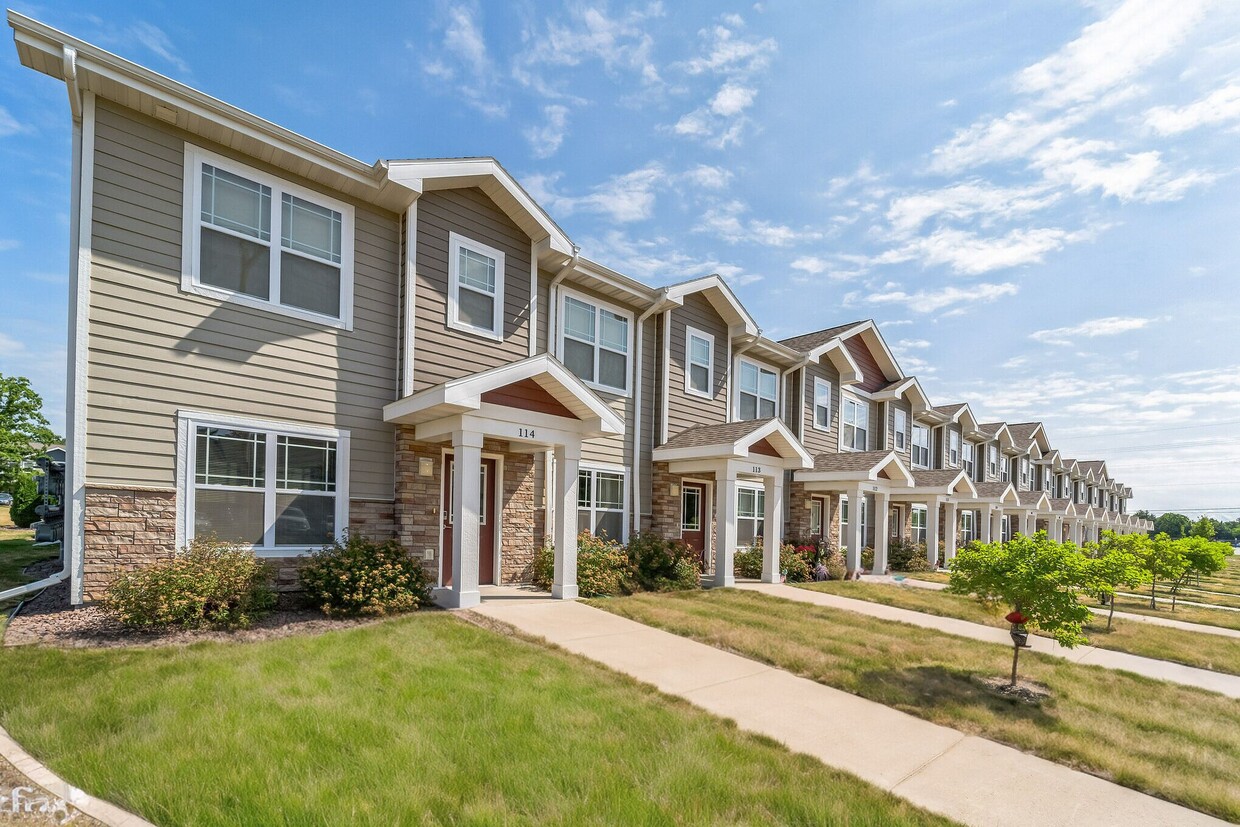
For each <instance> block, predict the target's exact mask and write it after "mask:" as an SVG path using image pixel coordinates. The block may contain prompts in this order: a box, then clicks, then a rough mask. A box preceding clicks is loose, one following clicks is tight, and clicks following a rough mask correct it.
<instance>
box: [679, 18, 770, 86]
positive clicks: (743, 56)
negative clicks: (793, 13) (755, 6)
mask: <svg viewBox="0 0 1240 827" xmlns="http://www.w3.org/2000/svg"><path fill="white" fill-rule="evenodd" d="M724 22H725V24H726V25H718V26H713V27H711V28H710V29H704V30H702V31H701V32H699V33H698V34H699V36H700V37H701V38H702V39H703V41H705V46H706V48H705V49H704V53H703V54H702V55H700V56H698V57H695V58H693V59H692V60H690V61H688V62H687V63H685V64H684V68H685V70H686V71H687V72H688V73H689V74H691V75H700V74H702V73H704V72H711V73H714V74H727V73H738V74H748V73H753V72H757V71H760V70H762V69H765V68H767V66H768V65H769V64H770V61H771V57H772V56H773V55H774V54H775V51H776V49H777V48H778V47H777V45H776V43H775V40H774V39H773V38H769V37H768V38H764V39H762V40H755V39H745V38H743V37H738V36H737V32H736V30H737V29H739V28H741V26H742V25H743V24H744V20H742V19H741V17H740V16H739V15H729V17H728V19H726V20H725V21H724Z"/></svg>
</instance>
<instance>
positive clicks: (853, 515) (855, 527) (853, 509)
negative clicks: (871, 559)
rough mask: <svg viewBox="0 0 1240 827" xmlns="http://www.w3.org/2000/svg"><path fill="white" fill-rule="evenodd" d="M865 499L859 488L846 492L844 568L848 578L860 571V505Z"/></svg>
mask: <svg viewBox="0 0 1240 827" xmlns="http://www.w3.org/2000/svg"><path fill="white" fill-rule="evenodd" d="M863 497H865V495H864V494H862V493H861V486H857V487H856V488H854V489H853V490H851V491H849V492H848V556H847V560H846V561H845V566H846V568H847V569H848V576H849V577H852V576H854V575H856V574H857V573H858V572H860V571H861V545H862V543H864V542H865V535H864V534H863V533H862V532H861V507H862V506H861V503H862V498H863Z"/></svg>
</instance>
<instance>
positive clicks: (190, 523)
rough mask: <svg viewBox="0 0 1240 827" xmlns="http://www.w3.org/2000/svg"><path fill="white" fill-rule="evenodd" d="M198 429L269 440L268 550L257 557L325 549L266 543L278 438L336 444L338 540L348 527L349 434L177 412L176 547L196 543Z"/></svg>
mask: <svg viewBox="0 0 1240 827" xmlns="http://www.w3.org/2000/svg"><path fill="white" fill-rule="evenodd" d="M199 427H208V428H237V429H239V430H246V431H259V432H262V433H264V434H266V436H267V440H266V452H267V453H266V457H265V459H264V465H265V468H266V474H265V491H264V494H265V496H264V520H263V522H264V534H263V537H264V545H261V546H254V547H253V551H254V556H256V557H299V556H301V555H303V554H307V553H309V552H312V551H316V550H318V549H319V548H321V547H322V546H321V545H312V546H276V545H273V544H268V543H269V542H270V541H272V540H274V537H275V517H276V513H275V494H276V437H278V436H292V437H307V438H310V439H332V440H335V441H336V491H335V497H336V513H335V521H336V527H337V536H338V537H339V536H340V535H342V534H343V533H344V531H345V529H347V528H348V526H349V472H350V465H349V442H350V435H349V431H347V430H340V429H337V428H323V427H317V426H312V425H301V424H297V423H292V422H279V421H275V420H269V419H252V418H249V417H242V416H235V415H232V414H216V413H208V412H204V411H191V410H179V411H177V525H176V546H177V549H182V548H184V547H185V546H186V545H187V544H188V543H189V542H190V541H191V540H193V539H194V499H195V489H196V486H195V469H196V467H197V450H198V439H197V432H198V428H199Z"/></svg>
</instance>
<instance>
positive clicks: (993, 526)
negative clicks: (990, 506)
mask: <svg viewBox="0 0 1240 827" xmlns="http://www.w3.org/2000/svg"><path fill="white" fill-rule="evenodd" d="M990 537H991V540H990V541H991V542H992V543H993V542H997V541H1002V540H1003V509H1001V508H996V509H995V510H994V511H992V512H990Z"/></svg>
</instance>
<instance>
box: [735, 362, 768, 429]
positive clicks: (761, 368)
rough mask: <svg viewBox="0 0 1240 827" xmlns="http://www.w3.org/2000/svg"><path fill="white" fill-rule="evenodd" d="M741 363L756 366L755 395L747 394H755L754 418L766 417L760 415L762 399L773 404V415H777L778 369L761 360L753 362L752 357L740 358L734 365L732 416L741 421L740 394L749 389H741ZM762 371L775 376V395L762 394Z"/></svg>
mask: <svg viewBox="0 0 1240 827" xmlns="http://www.w3.org/2000/svg"><path fill="white" fill-rule="evenodd" d="M742 365H750V366H752V367H754V368H757V370H758V392H757V394H756V396H755V394H749V395H750V396H755V398H756V399H757V402H756V404H755V405H754V413H755V414H757V416H756V417H755V418H756V419H764V418H766V417H763V416H762V403H763V402H764V401H769V402H771V403H772V404H773V405H774V406H775V414H774V415H775V416H776V417H778V416H779V371H778V370H776V369H774V368H772V367H770V366H768V365H763V364H762V363H761V362H755V361H754V360H752V359H743V358H742V359H738V360H737V366H736V399H735V400H734V403H733V409H732V410H733V413H732V416H733V418H734V419H735V420H736V421H737V422H740V421H742V420H741V395H742V394H746V393H749V391H746V390H742V388H741V369H742V368H741V366H742ZM764 372H765V373H769V374H771V375H772V376H774V377H775V395H774V396H773V397H769V398H768V397H765V396H763V395H762V374H763V373H764Z"/></svg>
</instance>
